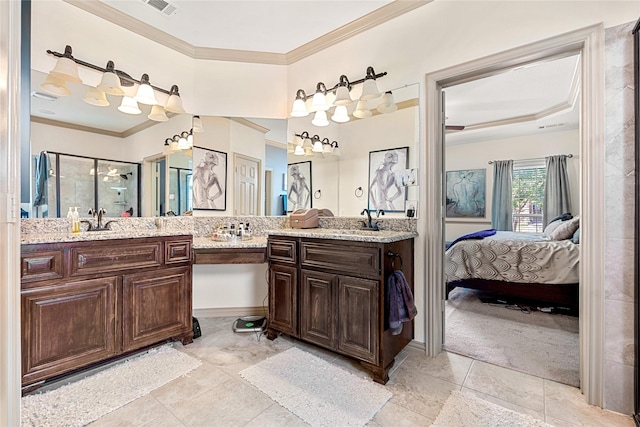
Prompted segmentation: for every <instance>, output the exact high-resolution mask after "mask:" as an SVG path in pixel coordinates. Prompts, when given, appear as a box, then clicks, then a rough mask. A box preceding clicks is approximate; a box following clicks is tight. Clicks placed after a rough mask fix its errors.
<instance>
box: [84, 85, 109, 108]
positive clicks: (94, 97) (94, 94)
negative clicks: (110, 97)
mask: <svg viewBox="0 0 640 427" xmlns="http://www.w3.org/2000/svg"><path fill="white" fill-rule="evenodd" d="M82 100H83V101H84V102H86V103H87V104H91V105H95V106H96V107H108V106H109V101H107V96H106V95H105V94H104V92H103V91H101V90H100V89H97V88H95V87H89V90H87V94H86V95H85V96H84V98H82Z"/></svg>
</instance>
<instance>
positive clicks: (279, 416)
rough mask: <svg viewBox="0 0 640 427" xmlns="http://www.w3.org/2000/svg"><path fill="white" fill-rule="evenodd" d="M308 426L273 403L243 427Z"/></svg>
mask: <svg viewBox="0 0 640 427" xmlns="http://www.w3.org/2000/svg"><path fill="white" fill-rule="evenodd" d="M304 426H307V427H308V426H309V424H307V423H305V422H304V421H302V420H301V419H300V418H298V417H297V416H295V415H294V414H292V413H291V412H289V411H288V410H287V409H285V408H283V407H282V406H280V405H278V404H277V403H274V404H273V405H271V406H270V407H268V408H267V409H265V410H264V411H262V412H261V413H260V414H258V416H256V417H255V418H254V419H252V420H251V421H249V422H248V423H247V424H245V426H244V427H304Z"/></svg>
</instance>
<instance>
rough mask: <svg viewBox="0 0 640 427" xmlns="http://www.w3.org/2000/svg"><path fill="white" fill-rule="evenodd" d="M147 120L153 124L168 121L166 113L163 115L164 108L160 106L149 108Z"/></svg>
mask: <svg viewBox="0 0 640 427" xmlns="http://www.w3.org/2000/svg"><path fill="white" fill-rule="evenodd" d="M147 118H149V120H153V121H154V122H166V121H167V120H169V117H167V113H165V111H164V108H162V107H161V106H160V105H154V106H152V107H151V112H150V113H149V115H148V116H147Z"/></svg>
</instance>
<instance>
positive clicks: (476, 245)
mask: <svg viewBox="0 0 640 427" xmlns="http://www.w3.org/2000/svg"><path fill="white" fill-rule="evenodd" d="M579 250H580V245H579V244H576V243H574V242H573V241H572V240H571V239H563V240H550V238H549V236H548V235H547V234H532V233H515V232H509V231H498V232H496V233H495V234H494V235H491V236H488V237H484V238H482V239H468V240H465V239H463V240H459V241H456V242H454V244H452V245H451V246H450V247H449V248H448V249H447V250H446V252H445V269H444V276H445V282H446V296H447V297H448V296H449V293H450V292H451V291H452V290H453V289H455V288H456V287H464V288H471V289H478V290H483V291H489V292H492V293H494V294H498V295H500V296H505V297H514V298H519V299H524V300H532V301H537V302H544V303H549V304H553V305H559V306H564V307H568V308H572V309H577V308H578V282H579V261H580V252H579Z"/></svg>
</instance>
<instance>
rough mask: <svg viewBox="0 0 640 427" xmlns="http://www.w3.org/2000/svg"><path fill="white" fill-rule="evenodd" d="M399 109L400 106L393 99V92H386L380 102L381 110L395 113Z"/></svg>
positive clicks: (379, 109) (379, 107) (379, 108)
mask: <svg viewBox="0 0 640 427" xmlns="http://www.w3.org/2000/svg"><path fill="white" fill-rule="evenodd" d="M397 109H398V106H397V105H396V103H395V101H394V99H393V94H392V93H391V92H386V93H385V94H384V95H382V101H381V102H380V105H378V108H377V110H378V111H379V112H381V113H393V112H394V111H396V110H397Z"/></svg>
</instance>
